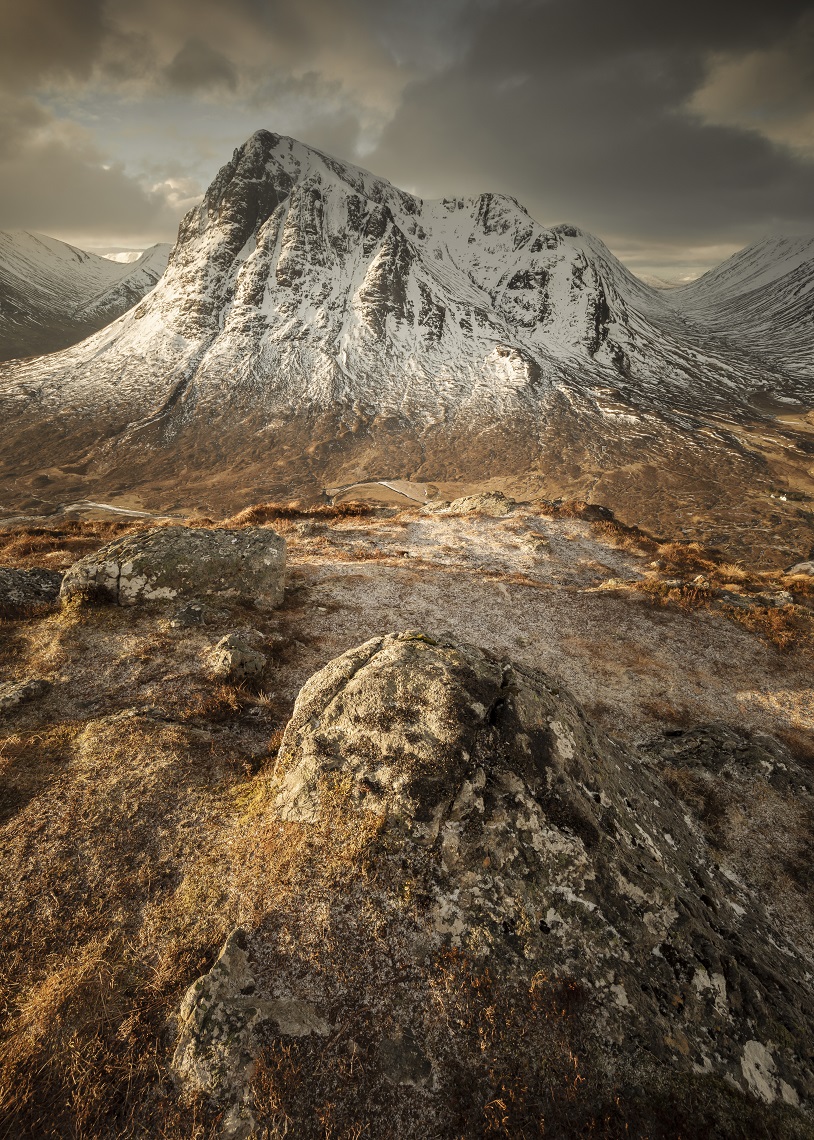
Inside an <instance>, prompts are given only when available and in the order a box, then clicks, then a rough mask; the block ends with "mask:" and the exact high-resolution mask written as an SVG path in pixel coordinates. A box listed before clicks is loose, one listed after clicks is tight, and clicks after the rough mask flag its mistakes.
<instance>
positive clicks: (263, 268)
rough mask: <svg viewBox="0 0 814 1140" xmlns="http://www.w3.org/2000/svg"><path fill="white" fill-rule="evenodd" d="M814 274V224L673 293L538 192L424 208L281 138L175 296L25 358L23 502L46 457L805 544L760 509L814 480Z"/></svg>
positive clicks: (241, 160) (187, 229)
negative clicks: (454, 491)
mask: <svg viewBox="0 0 814 1140" xmlns="http://www.w3.org/2000/svg"><path fill="white" fill-rule="evenodd" d="M32 240H33V239H32ZM36 240H39V239H36ZM43 240H46V241H47V240H48V239H43ZM54 244H58V243H54ZM65 248H70V247H65ZM74 252H75V253H77V254H78V251H74ZM148 252H149V251H148ZM79 256H81V257H87V256H88V255H79ZM145 256H147V255H145ZM156 256H157V254H156ZM96 261H98V262H102V263H103V264H104V265H105V266H106V267H107V270H108V271H112V272H121V273H125V274H133V273H137V272H138V270H139V266H140V264H141V263H140V262H137V263H136V264H135V265H134V266H129V265H124V266H122V265H116V264H115V263H111V262H109V261H108V262H105V261H103V259H101V258H97V259H95V260H94V264H95V262H96ZM812 282H814V239H807V240H806V239H800V240H796V241H791V240H778V241H768V242H764V243H761V244H759V245H757V246H753V247H750V248H749V249H747V250H744V251H742V252H741V253H740V254H738V255H736V256H735V257H734V258H731V259H730V260H729V261H728V262H726V263H724V265H722V266H720V267H718V268H717V269H715V270H713V271H712V272H711V273H708V274H706V275H705V276H704V277H702V278H700V279H699V280H698V281H696V282H693V283H692V284H691V285H686V286H683V287H681V288H676V289H670V290H663V289H655V288H652V287H650V286H648V285H647V284H645V283H644V282H642V281H640V280H638V279H637V278H636V277H634V276H633V275H632V274H631V273H630V272H628V270H626V269H625V267H624V266H623V265H622V264H621V263H620V262H619V261H618V260H617V259H616V258H615V257H614V256H613V255H612V254H611V253H610V252H609V250H608V249H607V248H606V247H605V246H604V245H603V244H602V242H601V241H599V240H598V239H597V238H595V237H592V236H591V235H590V234H587V233H584V232H583V231H581V230H579V229H576V228H575V227H572V226H565V225H563V226H555V227H553V228H545V227H543V226H541V225H539V224H537V223H536V222H535V221H534V220H533V219H532V218H530V217H529V215H528V214H527V213H526V211H525V210H524V209H523V208H522V206H520V205H519V204H518V203H517V202H516V201H514V200H513V199H511V198H507V197H505V196H502V195H498V194H482V195H480V196H479V197H476V198H448V199H443V200H441V201H433V202H429V201H423V200H421V199H419V198H416V197H414V196H412V195H409V194H406V193H404V192H403V191H401V190H398V189H396V188H395V187H393V186H392V185H391V184H390V183H389V182H387V181H385V180H384V179H381V178H377V177H375V176H374V175H372V174H369V173H368V172H366V171H364V170H361V169H359V168H357V167H354V166H351V165H349V164H347V163H344V162H339V161H337V160H335V159H333V158H331V157H329V156H328V155H325V154H322V153H321V152H319V151H316V150H314V149H312V148H309V147H307V146H304V145H303V144H301V143H298V142H296V141H295V140H293V139H289V138H284V137H281V136H278V135H273V134H270V133H269V132H266V131H260V132H257V133H256V134H255V135H253V136H252V137H251V138H250V139H249V140H248V142H247V143H246V144H245V145H244V146H243V147H241V148H239V149H238V150H237V151H236V152H235V154H234V156H233V158H232V160H231V161H230V162H229V163H227V164H226V166H224V167H223V168H222V169H221V171H220V172H219V173H218V175H217V177H216V178H215V180H214V182H213V183H212V185H211V186H210V188H209V190H208V191H207V193H206V195H205V197H204V199H203V201H202V203H201V204H200V205H199V206H197V207H196V208H194V209H193V210H191V211H190V213H189V214H188V215H187V216H186V217H185V219H184V221H183V222H182V224H181V227H180V231H179V236H178V241H177V243H176V245H175V247H174V249H173V251H172V254H171V256H170V259H169V264H168V267H167V270H166V273H164V276H163V277H162V278H161V280H160V281H159V282H158V284H157V286H156V287H155V288H154V289H153V290H152V292H150V293H149V295H148V296H146V297H145V298H144V299H143V300H140V301H139V303H137V304H136V305H135V307H133V308H131V309H130V310H129V311H128V312H127V313H125V314H124V315H123V316H120V317H118V319H115V320H113V321H112V323H110V324H108V325H107V326H106V327H105V328H103V329H102V330H101V331H100V332H98V333H96V335H95V336H92V337H90V338H89V339H88V340H86V341H84V342H83V343H81V344H78V345H76V346H75V347H73V348H70V349H68V350H66V351H64V352H61V353H59V354H58V355H55V356H51V357H48V358H46V359H38V360H31V361H27V362H22V363H21V362H16V361H15V362H11V363H9V364H6V365H5V366H3V368H2V369H0V398H1V399H2V405H1V406H2V410H3V420H4V422H5V424H6V425H8V426H7V427H6V428H5V429H2V428H0V449H2V454H3V456H4V458H5V461H6V472H7V475H6V480H5V487H6V489H5V491H4V492H2V494H3V495H4V497H5V499H6V503H7V505H8V506H10V505H11V504H12V503H13V502H14V501H18V500H19V497H20V496H24V495H25V493H26V490H27V489H28V488H29V487H30V483H27V482H26V480H27V479H30V478H34V477H36V474H35V473H36V472H40V473H41V472H42V471H43V470H45V469H46V468H48V469H49V470H50V471H51V472H52V473H51V475H49V479H51V480H52V481H53V483H54V490H56V488H57V487H59V486H61V483H60V478H59V471H61V470H63V469H64V468H65V465H66V464H67V465H68V466H70V467H71V468H72V474H73V475H74V476H81V477H82V479H84V480H85V481H86V482H85V483H84V484H83V485H84V486H88V487H93V486H104V487H107V488H113V487H119V488H126V487H128V486H130V487H133V486H140V487H145V486H148V487H150V488H151V489H152V490H153V492H154V493H155V495H156V496H157V501H158V500H160V501H161V502H162V503H165V502H166V501H167V500H168V499H175V498H178V495H179V486H181V485H182V486H183V488H184V493H185V494H187V495H192V496H196V497H197V500H199V501H200V502H201V503H202V504H218V503H225V502H230V503H231V502H233V501H239V500H241V499H242V500H244V501H245V499H246V498H256V497H258V496H259V495H263V494H283V493H287V494H290V493H298V494H315V493H318V492H319V490H320V488H321V487H323V486H326V485H339V484H346V483H352V482H354V481H355V480H358V479H365V478H373V477H391V478H396V477H403V478H410V479H413V480H434V481H442V482H443V481H446V482H450V483H454V482H459V483H460V482H464V483H475V482H476V483H480V484H485V483H487V482H489V481H490V480H492V481H494V480H495V479H500V480H504V481H506V480H508V484H507V485H509V484H510V485H511V486H510V489H511V488H512V487H513V488H515V489H520V490H524V489H525V490H526V491H538V492H544V493H549V494H554V493H564V494H571V495H575V494H576V495H583V496H585V497H593V498H594V499H597V500H600V501H605V502H609V503H610V504H611V505H612V506H616V507H617V509H618V508H621V509H622V510H623V512H624V513H626V514H627V515H628V516H629V517H631V518H633V519H635V520H636V521H639V522H643V523H646V524H647V525H649V526H651V527H653V528H659V527H662V528H663V527H665V526H668V525H669V526H673V527H677V528H678V529H679V530H680V531H681V532H682V533H685V532H686V533H695V531H697V530H698V527H699V526H700V524H699V523H697V522H695V521H693V520H694V519H696V518H698V519H701V520H702V521H703V520H705V519H706V520H709V519H711V518H712V517H713V514H714V517H715V520H716V521H715V523H714V525H713V524H711V523H710V525H709V526H707V525H706V524H704V526H701V530H702V531H703V532H704V534H703V536H704V537H705V538H706V539H708V540H710V541H716V540H717V541H721V542H724V543H726V541H728V540H729V538H730V536H731V535H730V532H731V531H732V530H733V528H735V529H737V528H738V527H742V526H743V525H745V524H746V523H747V521H749V520H748V519H747V518H746V516H744V514H743V511H744V510H746V511H747V512H751V514H749V519H751V521H752V522H753V523H754V527H753V529H754V530H755V534H756V535H757V536H758V537H757V541H759V542H761V543H763V544H764V545H765V544H766V543H767V542H768V543H772V542H774V543H775V544H776V545H778V546H779V547H781V548H782V547H784V546H787V547H788V549H789V550H794V551H795V552H797V547H798V546H799V545H800V544H801V543H802V544H805V542H806V541H807V539H806V533H807V532H806V527H807V526H808V525H809V524H808V521H807V520H806V519H805V518H802V521H800V520H799V519H798V521H796V522H793V525H792V521H789V520H786V519H785V518H784V517H783V518H781V519H780V523H778V522H772V521H768V522H767V521H765V520H764V521H763V522H761V523H760V525H758V523H756V522H755V521H754V519H752V514H754V513H755V511H756V513H757V515H758V516H761V517H762V515H763V514H765V513H766V512H764V511H763V507H764V506H765V505H766V504H767V503H768V501H769V499H770V498H771V495H772V494H774V491H773V490H772V488H773V487H774V484H775V483H776V482H778V479H779V485H780V486H781V488H782V487H785V486H787V485H788V482H789V479H791V481H792V483H794V485H795V486H797V485H798V484H799V485H800V486H807V484H806V479H809V475H808V474H807V472H808V468H809V467H811V464H812V462H814V461H812V459H811V458H810V452H808V451H806V448H807V447H809V445H811V446H812V449H814V419H812V418H811V416H810V414H809V413H810V412H811V409H813V408H814V339H812V336H813V334H812V329H813V328H814V326H812V321H811V307H812V306H811V289H812V288H813V287H814V286H813V285H812ZM99 295H100V296H101V295H102V294H101V293H100V294H99ZM82 305H83V306H86V305H87V302H85V301H84V300H83V302H82ZM99 308H100V303H99V302H98V301H94V302H93V312H94V313H97V312H98V311H99ZM83 311H84V309H83ZM778 410H780V411H788V412H794V413H796V414H799V416H800V417H801V424H799V425H797V426H796V427H795V428H794V431H793V432H792V430H791V429H787V428H785V427H783V426H780V425H779V424H778V421H777V420H776V419H770V418H769V415H770V414H772V413H776V412H778ZM807 415H808V421H805V417H806V416H807ZM803 421H805V422H803ZM756 424H757V425H761V426H759V428H757V429H755V430H754V431H753V426H754V425H756ZM767 425H769V426H767ZM767 432H768V433H769V434H768V436H767ZM784 433H785V434H784ZM801 433H802V434H801ZM807 433H810V434H807ZM769 436H771V438H773V439H774V438H775V437H776V448H775V450H776V451H777V454H778V455H780V453H782V456H783V461H782V462H780V461H779V460H778V461H777V462H775V460H776V458H777V457H776V456H774V457H772V456H769V455H768V453H767V446H766V444H765V442H763V443H761V442H759V440H760V439H763V440H764V441H765V439H767V438H769ZM792 436H793V440H794V442H792V443H791V444H789V445H788V446H786V443H784V442H783V441H784V440H785V439H786V437H789V438H792ZM100 439H101V440H103V441H104V442H103V443H101V444H100ZM23 440H28V441H29V443H30V446H31V448H32V458H31V461H30V466H29V467H23V468H22V469H21V467H20V461H21V455H20V448H21V441H23ZM798 445H801V446H798ZM773 446H774V445H773ZM778 449H779V450H778ZM792 453H793V454H792ZM34 455H36V459H34ZM9 472H14V474H13V475H9V474H8V473H9ZM801 480H802V482H801ZM74 481H76V480H74ZM179 481H180V482H179ZM809 481H810V482H811V490H812V491H814V481H812V480H809ZM800 493H801V494H804V495H805V494H806V493H807V492H806V491H805V490H803V491H802V492H800ZM775 497H776V496H775ZM753 500H754V502H753ZM756 504H757V505H756ZM753 507H754V508H755V510H753ZM769 507H770V508H771V509H770V510H769V512H768V513H769V514H772V515H777V508H776V503H771V504H769ZM767 509H768V508H767ZM802 513H803V514H805V513H806V512H805V511H804V510H803V512H802ZM766 517H767V518H768V515H767V516H766ZM787 522H788V523H789V526H788V527H787V526H786V523H787ZM781 524H782V525H781ZM778 527H779V528H780V531H781V532H782V535H780V534H779V531H778ZM705 528H706V529H705ZM784 528H785V529H784ZM761 535H762V537H761Z"/></svg>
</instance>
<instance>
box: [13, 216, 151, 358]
mask: <svg viewBox="0 0 814 1140" xmlns="http://www.w3.org/2000/svg"><path fill="white" fill-rule="evenodd" d="M169 252H170V246H168V245H154V246H151V248H150V249H147V250H145V251H144V252H143V253H142V254H140V255H136V256H134V258H133V259H132V260H131V261H130V262H129V263H121V262H115V261H110V260H109V259H108V258H105V257H99V256H97V255H96V254H94V253H87V252H86V251H85V250H82V249H77V248H76V247H75V246H72V245H68V244H66V243H65V242H62V241H57V239H56V238H51V237H46V236H45V235H44V234H34V233H28V232H26V231H25V230H14V231H7V230H4V231H0V360H10V359H12V358H14V357H25V356H36V355H40V354H42V353H50V352H56V351H57V350H58V349H61V348H66V347H67V346H69V345H71V344H75V343H76V342H77V341H80V340H83V339H84V338H85V337H87V336H89V335H90V334H91V333H94V332H96V331H97V330H98V329H100V328H103V327H104V326H105V325H106V324H109V323H110V321H112V320H115V319H116V317H119V316H121V314H122V313H124V312H126V311H127V309H129V308H131V307H132V306H133V305H135V304H136V303H137V302H138V301H140V300H141V299H142V297H144V295H145V294H146V293H147V292H149V290H150V289H152V288H153V286H154V285H155V283H156V281H158V279H159V277H160V276H161V274H162V273H163V272H164V270H165V269H166V267H167V258H168V257H169Z"/></svg>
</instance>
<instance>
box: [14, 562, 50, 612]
mask: <svg viewBox="0 0 814 1140" xmlns="http://www.w3.org/2000/svg"><path fill="white" fill-rule="evenodd" d="M61 584H62V574H61V573H59V572H58V571H56V570H13V569H11V568H10V567H7V566H2V567H0V606H2V607H3V608H5V609H10V610H14V609H24V608H25V607H27V606H37V605H42V604H43V603H46V602H53V601H55V600H56V599H57V598H58V597H59V588H60V585H61Z"/></svg>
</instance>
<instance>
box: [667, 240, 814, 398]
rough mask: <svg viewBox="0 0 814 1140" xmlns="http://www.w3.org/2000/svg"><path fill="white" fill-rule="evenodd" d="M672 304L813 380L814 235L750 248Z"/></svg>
mask: <svg viewBox="0 0 814 1140" xmlns="http://www.w3.org/2000/svg"><path fill="white" fill-rule="evenodd" d="M670 300H671V302H672V303H673V304H674V305H676V306H677V307H678V308H679V309H680V310H681V312H682V313H684V314H685V315H686V316H687V317H688V318H690V319H691V320H693V321H695V322H697V323H699V324H703V325H705V326H706V327H708V328H711V329H714V330H716V331H717V332H719V333H720V334H721V335H723V336H726V337H728V338H731V339H732V341H734V342H737V344H738V345H740V347H741V348H742V349H745V350H746V351H747V352H749V353H751V354H752V355H753V356H754V357H755V358H756V359H758V360H760V362H761V363H762V364H763V365H764V366H765V367H767V368H769V369H778V368H779V369H782V370H783V371H784V372H786V373H787V374H789V375H791V376H794V377H798V378H799V379H801V380H803V381H807V382H808V383H809V384H810V382H811V379H812V377H813V376H814V236H809V237H795V238H788V237H777V238H765V239H764V240H763V241H760V242H756V243H755V244H754V245H750V246H747V247H746V249H742V250H741V251H740V252H739V253H736V254H735V255H734V256H733V257H730V258H729V259H728V260H727V261H725V262H723V264H722V265H719V266H717V267H716V268H715V269H712V270H710V271H709V273H705V274H704V276H703V277H701V278H699V279H698V280H697V281H694V282H693V283H692V284H691V285H687V286H684V287H682V288H680V289H676V290H674V291H673V293H672V294H671V296H670Z"/></svg>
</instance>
